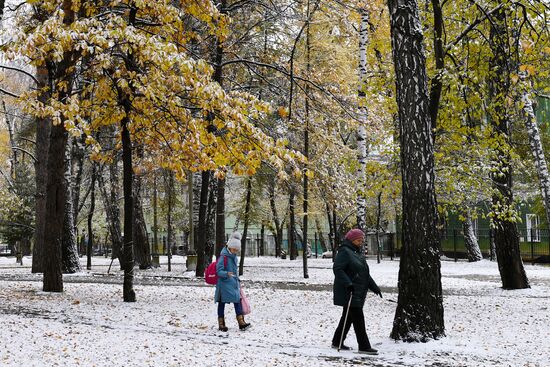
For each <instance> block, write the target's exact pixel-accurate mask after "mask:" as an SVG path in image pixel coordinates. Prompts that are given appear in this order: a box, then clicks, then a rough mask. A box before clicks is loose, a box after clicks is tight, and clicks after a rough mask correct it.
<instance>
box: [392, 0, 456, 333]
mask: <svg viewBox="0 0 550 367" xmlns="http://www.w3.org/2000/svg"><path fill="white" fill-rule="evenodd" d="M388 6H389V10H390V27H391V28H390V29H391V38H392V49H393V62H394V67H395V74H396V90H397V96H396V97H397V105H398V113H399V140H400V146H401V175H402V185H403V188H402V192H403V226H402V228H403V248H402V252H401V260H400V264H399V282H398V288H399V296H398V301H397V309H396V311H395V318H394V322H393V330H392V332H391V337H392V338H393V339H396V340H398V339H400V340H404V341H407V342H416V341H426V340H429V339H437V338H440V337H442V336H444V335H445V326H444V319H443V293H442V288H441V264H440V260H439V248H440V239H439V233H438V230H437V210H436V198H435V184H434V181H435V174H434V152H433V145H434V141H433V136H432V131H431V119H430V115H429V99H428V84H427V83H428V78H427V75H426V60H425V50H424V40H423V35H422V26H421V24H420V19H419V14H418V4H417V3H416V1H415V0H389V1H388Z"/></svg>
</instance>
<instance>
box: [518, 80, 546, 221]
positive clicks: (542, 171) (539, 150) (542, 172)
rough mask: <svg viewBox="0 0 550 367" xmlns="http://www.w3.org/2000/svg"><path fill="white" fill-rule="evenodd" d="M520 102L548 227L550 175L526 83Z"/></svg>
mask: <svg viewBox="0 0 550 367" xmlns="http://www.w3.org/2000/svg"><path fill="white" fill-rule="evenodd" d="M521 102H522V105H523V118H524V119H525V126H526V127H527V135H528V136H529V145H530V146H531V153H532V154H533V158H534V160H535V166H536V167H537V174H538V177H539V186H540V194H541V196H542V201H543V203H544V209H545V211H546V223H547V225H548V228H550V175H549V174H548V165H547V163H546V157H545V155H544V149H543V147H542V139H541V136H540V131H539V127H538V125H537V118H536V116H535V110H534V109H533V101H532V100H531V96H530V95H529V90H528V87H527V85H525V89H524V91H523V95H522V97H521Z"/></svg>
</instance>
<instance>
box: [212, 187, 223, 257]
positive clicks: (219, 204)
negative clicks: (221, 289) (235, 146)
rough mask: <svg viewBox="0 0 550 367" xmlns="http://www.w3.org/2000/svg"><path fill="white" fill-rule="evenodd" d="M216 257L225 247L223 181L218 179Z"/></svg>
mask: <svg viewBox="0 0 550 367" xmlns="http://www.w3.org/2000/svg"><path fill="white" fill-rule="evenodd" d="M214 243H215V244H216V250H215V253H216V256H220V252H221V251H222V248H223V246H224V245H225V179H218V193H217V199H216V240H215V242H214Z"/></svg>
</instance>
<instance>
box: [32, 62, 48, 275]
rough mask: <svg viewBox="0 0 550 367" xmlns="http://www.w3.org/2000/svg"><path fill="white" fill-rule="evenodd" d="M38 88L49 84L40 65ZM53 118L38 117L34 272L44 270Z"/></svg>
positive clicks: (42, 98) (42, 96)
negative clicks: (47, 183) (49, 155)
mask: <svg viewBox="0 0 550 367" xmlns="http://www.w3.org/2000/svg"><path fill="white" fill-rule="evenodd" d="M36 79H37V80H38V85H37V88H38V89H39V90H42V89H43V88H45V87H46V86H47V85H48V70H47V69H46V68H45V67H38V68H37V70H36ZM38 98H39V101H40V102H41V103H46V101H47V96H46V94H45V93H43V94H41V95H40V96H39V97H38ZM50 125H51V120H50V119H47V118H37V119H36V145H35V158H36V161H35V163H34V171H35V182H36V194H35V196H36V204H35V205H36V207H35V230H34V246H33V249H32V272H33V273H42V272H43V269H44V267H43V248H44V231H45V222H46V182H47V176H48V171H47V161H48V149H49V144H50V128H51V126H50Z"/></svg>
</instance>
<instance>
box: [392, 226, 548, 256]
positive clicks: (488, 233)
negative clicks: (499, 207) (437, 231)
mask: <svg viewBox="0 0 550 367" xmlns="http://www.w3.org/2000/svg"><path fill="white" fill-rule="evenodd" d="M475 232H476V238H477V241H478V244H479V248H480V250H481V253H482V254H483V257H486V258H490V257H491V240H492V238H493V231H492V230H490V229H488V228H484V229H478V230H477V231H475ZM518 234H519V245H520V254H521V257H522V258H523V260H524V261H537V260H540V258H541V257H543V256H549V255H550V231H549V230H547V229H534V228H531V229H530V230H526V229H525V228H519V229H518ZM395 237H396V241H395V242H396V243H395V253H396V254H398V253H399V252H400V249H401V239H402V236H401V233H397V234H396V236H395ZM441 250H442V251H443V254H444V255H445V256H447V257H450V258H454V259H463V258H467V251H466V246H465V240H464V233H463V232H462V229H461V228H460V229H457V228H448V229H446V230H444V231H442V232H441Z"/></svg>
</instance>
